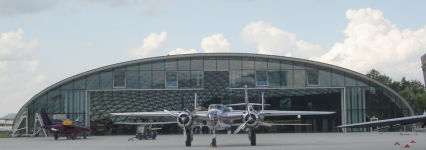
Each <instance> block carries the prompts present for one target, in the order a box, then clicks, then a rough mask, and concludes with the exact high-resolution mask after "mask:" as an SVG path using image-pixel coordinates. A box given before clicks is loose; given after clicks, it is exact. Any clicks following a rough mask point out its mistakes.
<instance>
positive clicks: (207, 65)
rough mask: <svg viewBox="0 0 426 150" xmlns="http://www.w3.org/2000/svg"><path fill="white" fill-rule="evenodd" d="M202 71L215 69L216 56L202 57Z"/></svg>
mask: <svg viewBox="0 0 426 150" xmlns="http://www.w3.org/2000/svg"><path fill="white" fill-rule="evenodd" d="M204 71H216V57H204Z"/></svg>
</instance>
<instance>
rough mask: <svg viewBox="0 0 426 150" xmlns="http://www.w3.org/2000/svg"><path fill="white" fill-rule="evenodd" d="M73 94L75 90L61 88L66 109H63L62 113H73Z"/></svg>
mask: <svg viewBox="0 0 426 150" xmlns="http://www.w3.org/2000/svg"><path fill="white" fill-rule="evenodd" d="M73 95H74V94H73V90H61V98H62V104H64V106H63V108H64V109H63V110H62V111H61V113H73V110H74V108H73V105H72V102H73V101H74V98H73Z"/></svg>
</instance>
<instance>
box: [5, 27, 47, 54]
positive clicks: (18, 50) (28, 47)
mask: <svg viewBox="0 0 426 150" xmlns="http://www.w3.org/2000/svg"><path fill="white" fill-rule="evenodd" d="M23 35H24V30H22V29H18V31H17V32H8V33H2V34H1V38H0V60H14V59H21V58H24V57H27V56H28V55H29V54H31V53H32V52H33V51H34V50H35V48H36V47H37V46H39V45H40V43H39V42H38V41H37V40H31V41H30V42H28V43H24V42H22V41H21V40H22V37H23Z"/></svg>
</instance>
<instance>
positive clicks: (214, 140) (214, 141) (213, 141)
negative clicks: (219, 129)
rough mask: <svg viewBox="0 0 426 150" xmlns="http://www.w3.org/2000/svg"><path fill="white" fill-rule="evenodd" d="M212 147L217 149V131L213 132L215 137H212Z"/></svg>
mask: <svg viewBox="0 0 426 150" xmlns="http://www.w3.org/2000/svg"><path fill="white" fill-rule="evenodd" d="M210 146H211V147H217V145H216V130H213V137H212V143H211V144H210Z"/></svg>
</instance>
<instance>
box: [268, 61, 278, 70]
mask: <svg viewBox="0 0 426 150" xmlns="http://www.w3.org/2000/svg"><path fill="white" fill-rule="evenodd" d="M268 69H269V70H279V69H280V60H278V59H268Z"/></svg>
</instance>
